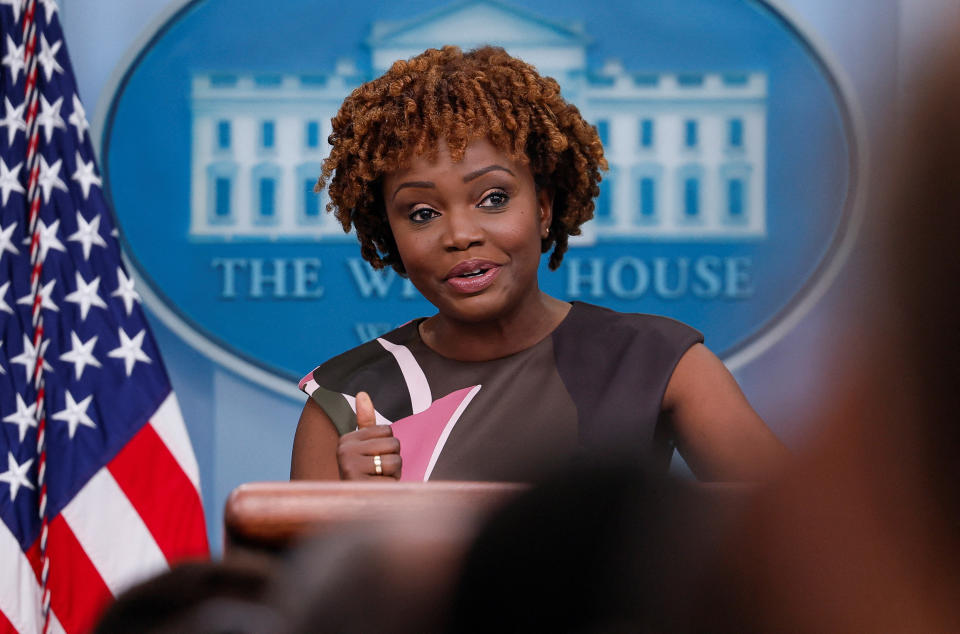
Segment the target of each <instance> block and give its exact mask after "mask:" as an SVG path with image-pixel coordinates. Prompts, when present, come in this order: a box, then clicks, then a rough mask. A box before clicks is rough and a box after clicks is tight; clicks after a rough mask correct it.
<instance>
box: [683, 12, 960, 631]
mask: <svg viewBox="0 0 960 634" xmlns="http://www.w3.org/2000/svg"><path fill="white" fill-rule="evenodd" d="M958 26H960V25H958ZM955 32H956V31H955ZM947 45H948V50H947V51H946V54H945V55H944V56H943V58H942V59H941V60H940V62H939V63H938V64H937V65H935V66H931V67H930V68H929V69H926V73H925V74H924V75H923V76H922V78H921V79H920V80H919V81H918V82H917V83H916V84H915V85H914V86H913V88H915V89H916V90H915V91H914V92H912V94H910V95H909V96H908V99H907V103H906V104H905V105H904V107H903V110H902V112H903V114H904V116H903V118H902V120H901V121H900V124H899V125H898V126H897V128H898V134H897V135H896V137H897V139H896V142H895V144H894V145H893V146H892V147H890V148H888V151H887V152H886V153H883V154H881V156H883V157H884V159H885V164H884V165H883V166H881V167H880V169H879V176H878V177H877V178H875V180H874V188H873V190H872V193H873V194H874V195H873V196H872V197H871V201H870V207H869V209H868V214H867V220H866V227H865V230H864V235H863V237H862V239H861V240H860V251H861V257H860V259H859V261H858V264H859V268H858V270H857V273H858V275H857V279H855V280H853V283H852V284H850V285H849V287H850V290H851V295H852V296H853V297H854V298H855V301H854V302H853V304H852V305H851V307H850V310H849V311H848V312H847V313H846V314H843V315H839V316H838V318H837V320H836V327H837V328H842V329H843V332H844V339H845V340H846V342H847V343H846V346H845V349H844V350H842V351H841V355H840V356H838V358H837V359H836V365H835V367H833V368H824V371H829V372H832V373H833V374H834V375H835V376H837V377H838V378H837V381H836V384H835V389H834V390H833V393H832V394H830V395H828V397H827V398H826V399H824V400H825V401H826V402H828V403H830V406H829V407H828V412H827V414H826V416H825V417H824V420H822V421H820V429H821V431H820V433H819V434H818V435H817V436H816V438H815V440H814V441H813V442H812V443H811V445H810V447H808V448H807V450H806V451H805V452H804V453H803V455H802V458H801V459H800V461H799V465H798V466H797V468H795V469H794V471H793V473H792V474H791V476H790V477H789V478H788V479H787V480H786V481H785V482H784V483H782V484H781V485H780V486H779V487H777V488H776V489H775V490H773V491H771V492H770V493H769V495H767V496H766V498H765V499H764V500H763V502H762V503H761V504H760V505H759V506H758V508H757V509H755V511H754V513H753V514H752V515H751V518H752V519H751V521H749V522H747V523H745V529H744V532H743V533H742V535H741V538H740V540H739V547H738V548H735V549H734V552H735V553H736V555H735V556H734V557H731V558H730V560H729V561H728V562H727V566H726V574H722V573H721V579H722V580H724V579H726V580H729V579H737V580H738V583H736V584H717V587H718V588H719V589H722V590H724V591H722V592H718V593H715V594H714V595H712V597H711V599H712V602H711V605H712V607H711V608H710V609H708V610H704V615H703V617H704V618H703V620H704V623H703V624H702V628H701V629H702V630H703V631H708V630H709V631H722V629H721V628H719V627H718V624H719V623H724V624H725V625H726V628H727V631H731V632H732V631H737V632H750V631H753V632H773V631H790V632H827V633H829V632H881V631H882V632H958V631H960V600H958V597H960V495H958V488H957V487H958V483H960V455H958V452H960V424H958V411H960V328H958V318H960V294H958V290H957V280H958V278H960V248H958V244H957V241H958V239H960V231H958V229H960V170H958V169H957V167H956V161H957V157H958V156H960V114H958V112H957V104H958V103H960V46H958V45H957V39H956V38H954V39H953V40H952V41H950V42H948V43H947Z"/></svg>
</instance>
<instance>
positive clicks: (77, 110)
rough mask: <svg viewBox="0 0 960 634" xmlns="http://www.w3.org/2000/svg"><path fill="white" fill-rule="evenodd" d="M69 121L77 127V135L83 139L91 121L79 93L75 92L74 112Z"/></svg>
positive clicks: (68, 118)
mask: <svg viewBox="0 0 960 634" xmlns="http://www.w3.org/2000/svg"><path fill="white" fill-rule="evenodd" d="M67 121H69V122H70V125H72V126H73V127H74V128H76V129H77V137H78V138H79V139H80V140H81V141H83V135H84V134H86V132H87V130H89V129H90V122H88V121H87V111H86V110H84V109H83V104H82V103H80V97H78V96H77V93H73V112H71V113H70V116H69V117H67Z"/></svg>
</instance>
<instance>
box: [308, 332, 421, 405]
mask: <svg viewBox="0 0 960 634" xmlns="http://www.w3.org/2000/svg"><path fill="white" fill-rule="evenodd" d="M421 321H422V319H414V320H412V321H408V322H407V323H405V324H403V325H402V326H398V327H397V328H395V329H393V330H391V331H389V332H387V333H384V334H382V335H380V336H379V337H377V338H375V339H371V340H370V341H366V342H364V343H362V344H360V345H359V346H356V347H354V348H350V349H349V350H347V351H345V352H341V353H340V354H338V355H337V356H335V357H332V358H330V359H328V360H326V361H324V362H323V363H321V364H320V365H318V366H317V367H315V368H314V369H313V370H312V371H311V372H310V373H309V374H307V375H306V376H305V377H303V378H302V379H301V380H300V389H301V390H303V391H304V392H306V393H307V394H311V393H312V389H315V387H314V386H322V387H324V388H326V389H328V390H335V391H338V392H343V391H345V389H346V388H347V387H348V386H349V385H350V384H354V383H357V382H358V381H360V382H362V380H363V378H364V376H365V375H378V374H382V373H383V372H390V371H391V370H393V369H395V368H396V362H395V361H394V354H393V352H394V351H395V348H396V347H397V346H408V345H409V344H410V343H412V342H413V341H414V340H416V341H419V333H418V330H417V327H418V324H419V323H420V322H421ZM361 389H362V388H361Z"/></svg>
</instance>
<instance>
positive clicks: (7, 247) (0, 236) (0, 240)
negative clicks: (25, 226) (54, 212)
mask: <svg viewBox="0 0 960 634" xmlns="http://www.w3.org/2000/svg"><path fill="white" fill-rule="evenodd" d="M2 169H3V159H0V171H2ZM16 228H17V223H16V222H11V223H10V225H9V226H6V227H4V226H3V225H0V260H3V254H4V253H6V252H7V251H9V252H10V253H12V254H14V255H16V254H18V253H20V252H19V251H17V247H15V246H13V240H11V239H10V236H11V235H13V231H14V230H15V229H16Z"/></svg>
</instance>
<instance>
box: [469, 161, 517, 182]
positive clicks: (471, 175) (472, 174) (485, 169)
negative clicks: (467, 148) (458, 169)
mask: <svg viewBox="0 0 960 634" xmlns="http://www.w3.org/2000/svg"><path fill="white" fill-rule="evenodd" d="M496 170H500V171H502V172H506V173H507V174H510V176H516V174H514V173H513V172H511V171H510V170H508V169H507V168H506V167H504V166H502V165H488V166H486V167H481V168H480V169H478V170H476V171H474V172H470V173H469V174H467V175H466V176H464V177H463V182H464V183H469V182H470V181H472V180H473V179H475V178H479V177H480V176H483V175H484V174H486V173H487V172H493V171H496Z"/></svg>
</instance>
